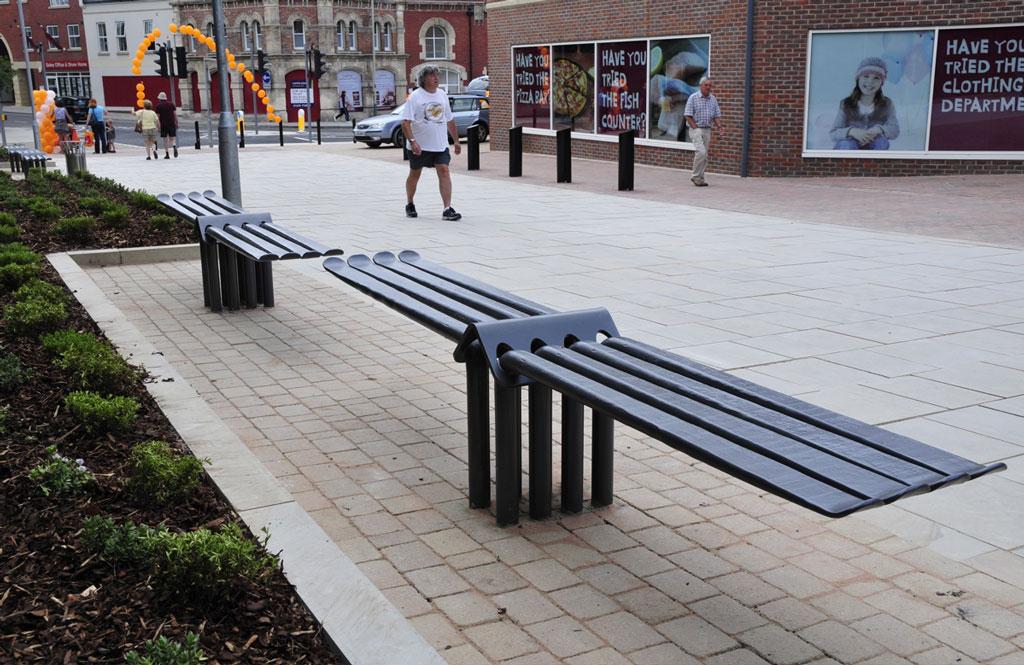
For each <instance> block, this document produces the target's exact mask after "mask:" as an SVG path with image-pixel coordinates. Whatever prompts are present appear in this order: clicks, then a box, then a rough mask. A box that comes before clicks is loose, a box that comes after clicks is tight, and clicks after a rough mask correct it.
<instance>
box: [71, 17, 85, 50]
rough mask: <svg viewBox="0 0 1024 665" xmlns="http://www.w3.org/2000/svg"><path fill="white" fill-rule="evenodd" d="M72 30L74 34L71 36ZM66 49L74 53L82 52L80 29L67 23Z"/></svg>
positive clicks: (74, 24)
mask: <svg viewBox="0 0 1024 665" xmlns="http://www.w3.org/2000/svg"><path fill="white" fill-rule="evenodd" d="M72 29H74V34H72V32H71V31H72ZM68 48H69V49H72V50H74V51H81V50H82V29H81V28H80V27H78V24H77V23H68Z"/></svg>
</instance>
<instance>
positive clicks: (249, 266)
mask: <svg viewBox="0 0 1024 665" xmlns="http://www.w3.org/2000/svg"><path fill="white" fill-rule="evenodd" d="M243 266H244V268H245V306H246V307H247V308H249V309H252V308H253V307H255V306H256V262H255V261H253V260H252V259H243Z"/></svg>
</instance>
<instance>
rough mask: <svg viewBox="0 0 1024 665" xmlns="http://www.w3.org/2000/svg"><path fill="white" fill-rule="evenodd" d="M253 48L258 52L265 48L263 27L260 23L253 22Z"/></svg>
mask: <svg viewBox="0 0 1024 665" xmlns="http://www.w3.org/2000/svg"><path fill="white" fill-rule="evenodd" d="M252 46H253V48H254V49H256V50H257V51H259V50H260V49H261V48H263V26H261V25H260V22H259V21H253V22H252Z"/></svg>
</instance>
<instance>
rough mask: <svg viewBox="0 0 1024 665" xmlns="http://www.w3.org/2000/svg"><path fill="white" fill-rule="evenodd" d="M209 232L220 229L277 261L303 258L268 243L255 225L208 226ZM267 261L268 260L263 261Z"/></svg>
mask: <svg viewBox="0 0 1024 665" xmlns="http://www.w3.org/2000/svg"><path fill="white" fill-rule="evenodd" d="M206 228H207V232H209V230H210V229H213V228H219V230H220V231H221V232H223V233H226V234H227V235H230V236H232V237H234V238H237V239H238V240H240V241H242V242H245V243H247V244H249V245H251V246H253V247H258V248H259V249H260V251H261V252H263V254H264V255H265V256H273V257H274V258H276V259H282V260H283V259H298V258H302V257H301V255H299V254H297V253H296V252H293V251H290V250H288V249H285V248H284V247H281V246H280V245H277V244H275V243H273V242H268V241H267V240H266V239H264V238H263V236H261V235H260V234H258V233H254V232H253V229H254V228H258V227H257V226H256V225H255V224H243V225H241V226H235V225H234V224H225V225H224V226H222V227H213V226H207V227H206ZM263 260H266V259H263Z"/></svg>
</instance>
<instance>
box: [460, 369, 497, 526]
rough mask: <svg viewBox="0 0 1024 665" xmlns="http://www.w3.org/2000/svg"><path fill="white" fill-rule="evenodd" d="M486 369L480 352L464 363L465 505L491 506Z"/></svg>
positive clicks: (488, 406) (474, 506) (487, 376)
mask: <svg viewBox="0 0 1024 665" xmlns="http://www.w3.org/2000/svg"><path fill="white" fill-rule="evenodd" d="M489 377H490V370H489V369H487V361H486V360H484V357H483V355H481V354H471V355H470V359H469V360H468V361H467V362H466V413H467V416H468V423H467V424H468V428H469V441H468V443H469V453H468V456H469V505H470V506H471V507H473V508H487V507H488V506H490V505H491V414H490V403H491V400H490V396H489V395H488V392H487V391H488V387H489V386H488V379H489Z"/></svg>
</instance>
